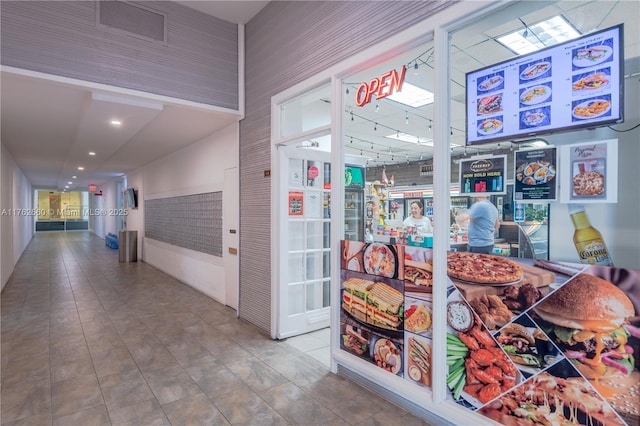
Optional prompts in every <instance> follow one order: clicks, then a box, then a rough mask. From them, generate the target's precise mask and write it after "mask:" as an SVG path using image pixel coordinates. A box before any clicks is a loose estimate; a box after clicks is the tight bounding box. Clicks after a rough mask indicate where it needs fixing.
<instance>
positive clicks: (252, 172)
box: [239, 1, 453, 333]
mask: <svg viewBox="0 0 640 426" xmlns="http://www.w3.org/2000/svg"><path fill="white" fill-rule="evenodd" d="M451 4H453V2H445V1H371V2H368V1H344V2H342V1H341V2H335V1H303V2H297V1H277V2H271V3H269V4H268V5H267V6H266V7H265V8H264V9H263V10H262V11H261V12H260V13H259V14H258V15H256V17H254V18H253V19H252V20H251V21H250V22H249V23H248V24H247V26H246V58H247V63H246V75H245V79H246V81H245V85H246V86H245V90H246V106H245V113H246V114H245V119H244V120H242V121H241V122H240V209H241V216H240V229H241V233H240V256H241V257H240V302H239V315H240V317H242V318H244V319H246V320H247V321H249V322H251V323H253V324H255V325H256V326H257V327H259V328H261V329H263V330H265V331H266V332H269V333H271V330H270V328H271V325H270V324H271V279H270V276H271V275H270V274H271V257H270V250H271V246H270V245H271V223H270V217H269V214H270V210H269V209H270V204H271V193H270V180H269V179H270V178H265V177H264V176H263V172H264V170H266V169H269V168H270V164H271V158H270V131H271V130H270V120H271V117H270V114H271V111H270V102H271V97H272V96H273V95H275V94H277V93H279V92H281V91H283V90H284V89H287V88H289V87H291V86H293V85H295V84H297V83H299V82H301V81H303V80H305V79H307V78H309V77H311V76H313V75H315V74H317V73H319V72H320V71H322V70H324V69H326V68H329V67H330V66H332V65H335V64H337V63H339V62H340V61H343V60H345V59H347V58H348V57H349V56H351V55H353V54H355V53H357V52H359V51H362V50H363V49H365V48H367V47H370V46H372V45H374V44H376V43H378V42H381V41H383V40H384V39H385V38H387V37H389V36H391V35H393V34H395V33H398V32H400V31H402V30H404V29H406V28H407V27H409V26H411V25H414V24H416V23H418V22H419V21H421V20H424V19H426V18H427V17H429V16H431V15H433V14H435V13H437V12H438V11H439V10H442V9H444V8H446V7H447V6H449V5H451Z"/></svg>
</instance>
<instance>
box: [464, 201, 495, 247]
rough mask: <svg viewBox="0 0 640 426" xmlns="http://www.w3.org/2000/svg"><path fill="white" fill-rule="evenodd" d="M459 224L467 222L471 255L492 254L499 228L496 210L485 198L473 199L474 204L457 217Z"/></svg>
mask: <svg viewBox="0 0 640 426" xmlns="http://www.w3.org/2000/svg"><path fill="white" fill-rule="evenodd" d="M458 221H459V222H462V223H464V222H467V221H468V230H467V236H468V238H469V242H468V246H469V247H468V251H469V252H471V253H486V254H491V253H492V252H493V243H494V235H495V232H496V231H497V230H498V227H499V226H500V222H499V220H498V209H497V208H496V206H494V205H493V204H492V203H491V201H489V198H488V197H486V196H478V197H475V202H474V203H473V205H472V206H471V208H470V209H469V210H468V211H467V212H466V213H462V214H460V215H458Z"/></svg>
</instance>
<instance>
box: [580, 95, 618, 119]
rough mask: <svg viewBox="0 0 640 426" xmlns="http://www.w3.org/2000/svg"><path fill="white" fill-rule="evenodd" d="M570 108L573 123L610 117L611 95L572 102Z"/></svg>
mask: <svg viewBox="0 0 640 426" xmlns="http://www.w3.org/2000/svg"><path fill="white" fill-rule="evenodd" d="M571 108H572V110H571V111H572V116H573V118H572V120H573V121H581V120H589V119H593V118H598V117H607V116H610V115H611V95H602V96H597V97H593V98H589V99H580V100H577V101H573V102H572V103H571Z"/></svg>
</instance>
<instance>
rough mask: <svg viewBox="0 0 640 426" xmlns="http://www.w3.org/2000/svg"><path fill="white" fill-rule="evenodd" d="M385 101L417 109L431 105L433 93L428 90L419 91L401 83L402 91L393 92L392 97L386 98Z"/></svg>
mask: <svg viewBox="0 0 640 426" xmlns="http://www.w3.org/2000/svg"><path fill="white" fill-rule="evenodd" d="M387 99H391V100H392V101H396V102H400V103H401V104H405V105H408V106H410V107H412V108H418V107H421V106H424V105H428V104H432V103H433V93H431V92H430V91H428V90H425V89H421V88H420V87H418V86H414V85H413V84H410V83H402V90H401V91H400V92H395V93H394V94H393V95H390V96H387Z"/></svg>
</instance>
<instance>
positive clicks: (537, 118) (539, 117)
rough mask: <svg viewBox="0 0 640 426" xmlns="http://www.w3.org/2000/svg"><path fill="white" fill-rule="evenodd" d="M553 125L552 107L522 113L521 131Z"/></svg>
mask: <svg viewBox="0 0 640 426" xmlns="http://www.w3.org/2000/svg"><path fill="white" fill-rule="evenodd" d="M550 124H551V106H550V105H547V106H544V107H540V108H534V109H529V110H526V111H520V129H532V128H541V127H544V126H548V125H550Z"/></svg>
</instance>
